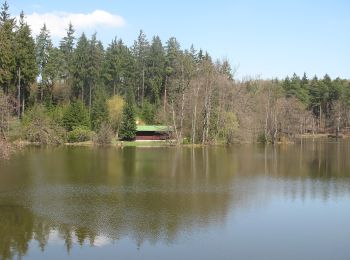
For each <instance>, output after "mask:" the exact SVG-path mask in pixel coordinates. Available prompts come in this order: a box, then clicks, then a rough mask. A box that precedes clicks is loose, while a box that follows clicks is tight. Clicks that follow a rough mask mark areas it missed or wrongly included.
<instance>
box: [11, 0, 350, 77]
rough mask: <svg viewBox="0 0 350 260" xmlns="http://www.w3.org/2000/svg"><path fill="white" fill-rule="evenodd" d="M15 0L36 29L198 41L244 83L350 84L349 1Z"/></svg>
mask: <svg viewBox="0 0 350 260" xmlns="http://www.w3.org/2000/svg"><path fill="white" fill-rule="evenodd" d="M8 2H9V4H10V11H11V14H13V15H17V14H19V12H20V11H21V10H24V11H25V13H26V15H28V16H29V17H28V18H30V20H31V22H32V23H33V27H35V26H36V27H38V23H40V24H41V22H42V20H43V19H44V18H45V17H46V18H45V19H47V17H51V15H52V17H55V19H57V22H56V23H55V24H54V25H52V27H64V26H63V25H62V23H61V22H60V21H61V20H60V19H61V18H62V17H64V16H66V19H68V18H69V19H70V17H75V18H72V19H73V20H75V21H77V23H79V24H80V27H79V28H77V33H80V32H81V31H82V30H84V31H85V32H86V33H87V34H88V35H91V34H92V33H93V32H94V31H96V32H97V35H98V38H99V39H101V40H102V41H103V43H104V44H105V45H107V44H108V43H109V42H110V41H111V40H112V39H113V38H114V37H115V36H118V37H120V38H122V39H123V40H124V41H125V42H126V43H127V44H128V45H131V44H132V43H133V41H134V40H135V39H136V37H137V35H138V33H139V30H140V29H143V31H144V32H145V33H146V35H147V36H148V38H149V39H151V37H152V36H153V35H159V36H160V37H161V39H162V40H163V42H166V40H167V39H168V38H169V37H171V36H175V37H176V38H177V39H178V41H179V42H180V43H181V46H182V47H183V48H188V47H189V46H190V45H191V44H192V43H193V44H194V46H195V47H196V48H202V49H204V50H207V51H208V52H209V53H210V54H211V55H212V57H214V58H219V59H221V58H227V59H228V60H229V61H230V62H231V64H232V66H233V67H237V69H238V70H237V74H236V75H237V77H238V78H243V77H245V76H252V77H255V76H260V77H261V78H272V77H280V78H281V77H284V76H286V75H291V74H292V73H293V72H296V73H297V74H300V75H301V74H302V73H303V72H304V71H305V72H306V73H307V74H308V75H309V77H311V76H313V75H315V74H316V75H317V76H320V77H321V76H323V75H324V74H325V73H328V74H329V75H330V76H331V77H333V78H334V77H337V76H340V77H343V78H347V79H350V15H349V13H350V1H346V0H343V1H342V0H338V1H337V0H333V1H332V0H327V1H326V0H319V1H316V0H315V1H312V0H309V1H306V0H304V1H301V0H293V1H282V0H280V1H273V0H265V1H259V0H245V1H243V0H242V1H235V0H231V1H229V0H212V1H209V0H207V1H205V0H202V1H200V0H192V1H190V0H187V1H186V0H177V1H160V0H147V1H141V0H139V1H131V0H129V1H128V0H115V1H111V0H110V1H108V0H99V1H83V0H75V1H73V0H70V1H67V0H60V1H40V0H38V1H36V0H33V1H28V0H8ZM96 10H102V11H104V12H100V13H97V12H95V11H96ZM94 12H95V13H94ZM33 13H36V16H33ZM77 14H81V15H83V16H82V18H79V17H80V16H77ZM44 15H46V16H44ZM74 15H75V16H74ZM84 15H85V16H84ZM67 17H68V18H67ZM55 21H56V20H55ZM64 21H65V20H64ZM73 25H74V24H73ZM49 29H50V26H49ZM63 29H64V28H61V29H60V28H52V30H53V31H55V32H57V33H53V38H54V40H55V42H57V41H58V38H59V36H58V35H59V34H60V32H62V30H63ZM33 31H35V28H34V29H33ZM55 34H56V35H55Z"/></svg>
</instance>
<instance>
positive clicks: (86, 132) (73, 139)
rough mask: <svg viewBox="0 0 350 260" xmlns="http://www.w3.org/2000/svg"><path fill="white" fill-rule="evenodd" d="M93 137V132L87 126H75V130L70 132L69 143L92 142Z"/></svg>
mask: <svg viewBox="0 0 350 260" xmlns="http://www.w3.org/2000/svg"><path fill="white" fill-rule="evenodd" d="M92 137H93V132H92V131H91V130H90V129H89V128H88V127H86V126H75V127H73V130H72V131H70V132H68V135H67V141H68V142H70V143H78V142H85V141H90V140H91V139H92Z"/></svg>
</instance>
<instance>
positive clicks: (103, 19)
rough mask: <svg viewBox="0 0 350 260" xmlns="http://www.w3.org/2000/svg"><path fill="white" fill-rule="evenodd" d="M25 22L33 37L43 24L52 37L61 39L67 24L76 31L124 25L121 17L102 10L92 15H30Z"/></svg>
mask: <svg viewBox="0 0 350 260" xmlns="http://www.w3.org/2000/svg"><path fill="white" fill-rule="evenodd" d="M26 21H27V23H28V24H29V25H30V27H31V29H32V32H33V34H34V35H38V34H39V32H40V29H41V28H42V27H43V24H44V23H45V24H46V26H47V28H48V29H49V30H50V33H51V36H52V37H63V36H64V35H65V34H66V29H67V27H68V24H69V22H71V23H72V24H73V26H74V29H75V30H77V31H84V30H91V29H96V28H97V27H98V26H104V27H109V28H119V27H123V26H124V25H125V20H124V18H123V17H121V16H119V15H115V14H111V13H109V12H107V11H103V10H95V11H93V12H92V13H87V14H84V13H65V12H51V13H44V14H39V13H32V14H29V15H27V16H26Z"/></svg>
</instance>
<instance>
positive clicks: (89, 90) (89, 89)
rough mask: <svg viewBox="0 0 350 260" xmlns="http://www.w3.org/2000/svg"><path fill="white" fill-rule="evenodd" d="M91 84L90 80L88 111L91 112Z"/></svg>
mask: <svg viewBox="0 0 350 260" xmlns="http://www.w3.org/2000/svg"><path fill="white" fill-rule="evenodd" d="M91 85H92V84H91V82H90V84H89V113H91V103H92V102H91V101H92V98H91V97H92V86H91Z"/></svg>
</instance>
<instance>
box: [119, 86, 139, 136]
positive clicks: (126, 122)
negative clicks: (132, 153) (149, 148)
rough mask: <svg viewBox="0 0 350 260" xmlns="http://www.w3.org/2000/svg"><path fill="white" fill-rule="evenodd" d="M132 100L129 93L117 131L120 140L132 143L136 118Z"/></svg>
mask: <svg viewBox="0 0 350 260" xmlns="http://www.w3.org/2000/svg"><path fill="white" fill-rule="evenodd" d="M130 92H131V91H130ZM133 100H134V98H133V96H132V93H129V94H128V98H127V102H126V104H125V106H124V108H123V115H122V123H121V126H120V130H119V135H120V137H121V139H122V140H126V141H132V140H134V139H135V136H136V118H135V108H134V102H133Z"/></svg>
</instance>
